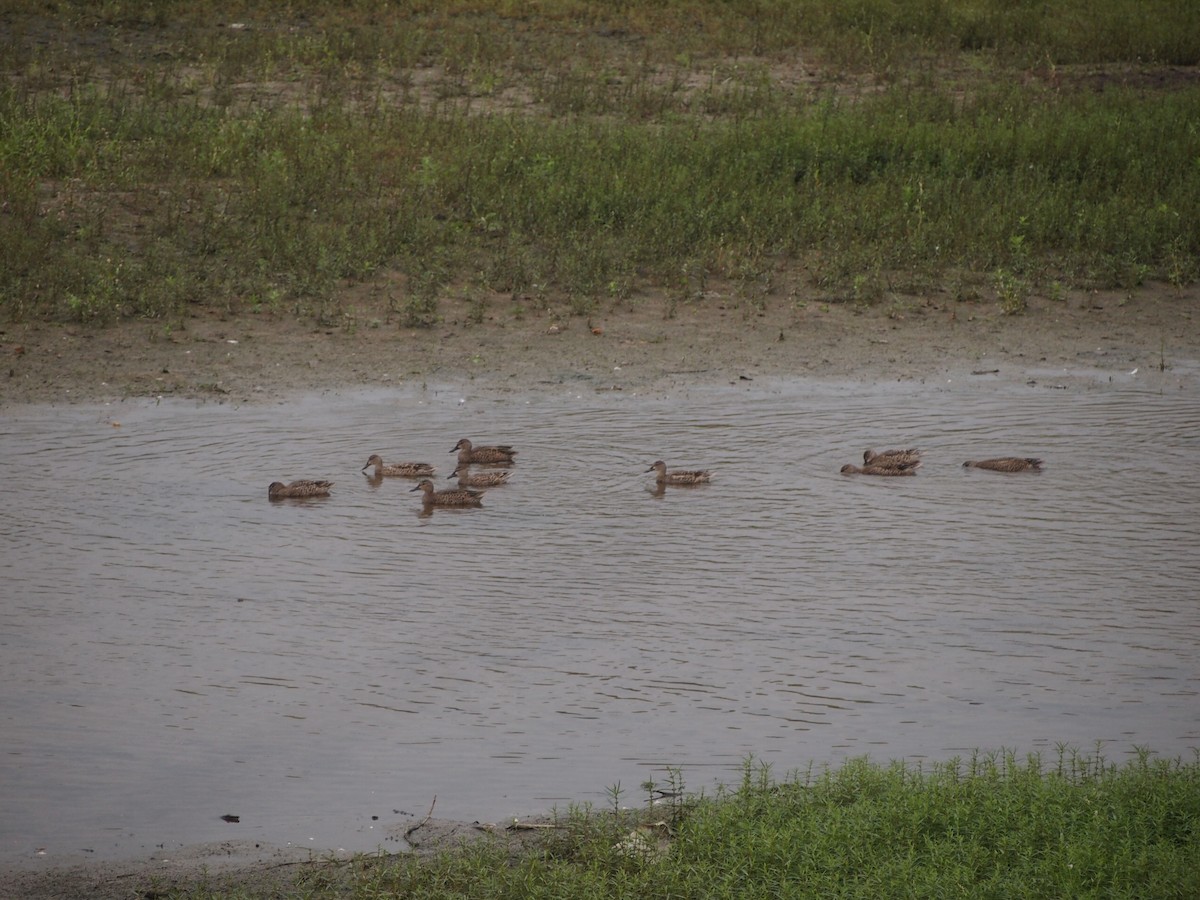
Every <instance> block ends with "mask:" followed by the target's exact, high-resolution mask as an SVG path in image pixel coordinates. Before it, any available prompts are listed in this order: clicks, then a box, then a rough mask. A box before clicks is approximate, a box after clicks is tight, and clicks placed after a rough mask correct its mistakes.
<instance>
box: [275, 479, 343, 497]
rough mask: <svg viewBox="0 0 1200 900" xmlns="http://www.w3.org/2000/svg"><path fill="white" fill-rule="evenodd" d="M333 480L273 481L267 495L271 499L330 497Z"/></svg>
mask: <svg viewBox="0 0 1200 900" xmlns="http://www.w3.org/2000/svg"><path fill="white" fill-rule="evenodd" d="M331 487H333V482H332V481H293V482H291V483H290V484H284V483H283V482H282V481H273V482H271V486H270V487H269V488H267V497H269V498H270V499H271V500H282V499H283V498H285V497H328V496H329V489H330V488H331Z"/></svg>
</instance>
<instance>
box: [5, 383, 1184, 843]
mask: <svg viewBox="0 0 1200 900" xmlns="http://www.w3.org/2000/svg"><path fill="white" fill-rule="evenodd" d="M0 432H2V433H0V465H2V466H3V474H4V484H5V485H6V493H7V496H6V504H5V505H6V507H7V514H6V515H5V516H4V518H3V520H2V522H0V540H2V541H3V546H4V553H3V556H2V558H0V581H2V583H3V584H4V586H5V588H4V591H3V599H2V600H0V614H2V617H3V628H2V630H0V685H2V687H0V727H2V729H3V735H4V738H3V746H4V750H3V754H2V755H0V861H2V862H8V863H12V862H14V861H20V860H27V859H31V858H33V856H34V854H36V853H37V851H39V850H42V851H44V853H45V856H46V857H49V858H51V859H54V858H59V859H61V858H65V857H69V856H70V855H72V854H80V853H84V854H87V855H88V857H87V858H92V859H96V858H106V857H107V858H113V857H124V856H133V855H139V854H145V853H146V852H150V851H153V850H155V849H156V848H158V847H160V846H161V847H165V848H167V849H170V848H172V847H179V846H181V845H185V844H193V843H199V842H205V841H216V840H222V839H229V838H236V839H238V840H247V839H248V840H262V841H267V842H273V843H275V844H277V845H287V844H291V845H297V846H309V847H312V848H313V849H314V850H318V851H320V850H324V849H329V848H337V847H342V848H350V849H363V850H366V849H372V848H374V847H375V846H377V845H379V844H381V843H383V842H384V833H385V828H386V826H387V825H388V824H394V823H396V822H401V823H405V822H412V821H417V820H419V819H420V818H421V817H423V816H424V815H425V814H426V813H427V812H428V811H429V809H430V807H431V805H433V804H434V801H435V798H436V808H435V815H437V816H439V817H444V818H462V819H466V820H474V819H480V820H493V821H494V820H497V819H503V818H505V817H508V816H512V815H523V814H530V813H536V812H541V811H544V810H547V809H549V808H550V807H552V806H558V807H560V808H562V807H565V806H566V805H567V804H569V803H572V802H592V803H595V804H597V805H600V806H604V805H607V804H608V803H609V796H608V792H607V791H608V789H609V788H610V787H612V786H614V785H617V784H618V783H619V785H620V787H621V791H622V797H623V800H624V802H626V803H628V804H629V805H637V804H640V803H641V802H643V800H644V797H645V792H644V791H643V790H641V788H640V787H639V785H641V783H642V782H645V781H647V780H653V781H656V782H662V781H664V780H665V779H666V778H667V775H668V771H667V769H668V767H681V768H682V772H683V778H684V781H685V783H686V785H687V787H688V788H689V789H692V790H698V789H701V788H704V789H706V790H707V789H711V787H712V785H713V784H715V783H717V782H723V783H736V781H737V780H738V777H739V772H740V768H741V765H742V763H743V761H744V760H745V759H746V758H747V757H748V756H749V755H753V756H754V757H755V758H756V759H760V760H762V761H764V762H767V763H770V764H771V765H772V767H773V769H774V771H775V772H776V773H777V774H778V775H785V774H786V773H787V772H788V771H790V770H792V769H796V768H805V767H807V766H809V765H810V764H815V765H816V766H818V767H819V766H820V765H822V764H825V763H836V762H837V761H839V760H841V759H844V758H846V757H851V756H862V755H869V756H871V757H872V758H873V759H876V760H878V761H888V760H895V759H905V760H914V761H915V760H921V761H933V760H944V759H948V758H951V757H954V756H958V755H962V756H966V755H969V754H970V753H971V752H972V751H974V750H976V749H980V750H983V751H985V752H986V751H988V750H995V749H997V748H1012V749H1015V750H1016V751H1017V752H1018V753H1021V754H1023V753H1025V752H1030V751H1042V752H1044V753H1047V754H1051V755H1053V753H1054V751H1055V748H1056V747H1058V746H1059V745H1061V744H1067V745H1070V746H1072V747H1078V748H1080V749H1082V750H1084V751H1087V752H1091V751H1094V750H1095V748H1096V743H1097V742H1103V743H1102V745H1101V746H1102V748H1103V752H1104V754H1105V756H1106V757H1108V758H1110V759H1113V760H1115V761H1120V760H1122V759H1124V758H1125V757H1126V756H1127V755H1128V754H1129V753H1131V752H1133V750H1134V748H1135V746H1144V747H1148V748H1150V749H1151V750H1153V751H1155V752H1158V753H1161V754H1164V755H1169V756H1175V755H1184V756H1186V757H1188V758H1190V757H1191V754H1192V752H1193V748H1196V747H1197V746H1200V661H1198V657H1197V652H1196V648H1197V642H1198V641H1200V601H1198V597H1200V553H1198V552H1197V550H1196V544H1197V538H1198V537H1200V482H1198V479H1197V478H1196V477H1195V469H1196V464H1197V460H1200V403H1198V401H1197V392H1196V390H1195V389H1193V388H1182V389H1180V388H1176V389H1175V390H1174V391H1164V392H1161V393H1158V392H1154V391H1148V390H1144V389H1142V388H1141V387H1139V385H1138V384H1137V383H1136V382H1133V381H1130V383H1127V384H1120V385H1115V386H1108V387H1105V388H1104V389H1095V390H1087V389H1071V390H1061V391H1054V390H1047V389H1045V388H1044V387H1043V386H1026V385H1002V384H985V383H982V382H979V381H978V380H977V381H976V382H973V383H969V384H964V385H959V384H942V385H922V384H911V383H909V384H891V385H887V384H885V385H861V384H829V383H813V382H809V381H772V382H763V381H755V382H745V383H739V384H736V385H711V386H702V387H693V388H680V389H678V390H673V391H671V392H669V393H651V394H645V395H638V394H634V393H632V392H616V391H611V392H597V391H594V390H593V389H592V388H591V387H584V386H581V387H577V388H572V387H570V386H558V387H546V388H544V389H541V390H538V391H531V392H529V393H527V394H521V393H516V394H512V395H508V396H496V395H488V396H475V395H473V394H472V393H471V389H470V387H464V386H451V387H440V388H432V387H428V388H419V387H412V388H401V389H397V390H392V391H386V392H385V391H372V392H362V393H355V392H343V393H338V394H328V395H322V396H315V397H308V398H304V399H298V400H292V401H289V402H286V403H280V404H276V405H271V404H259V405H254V406H242V407H238V406H234V405H205V404H195V403H182V402H171V403H167V402H164V403H161V404H154V403H152V402H148V401H137V402H133V401H130V402H126V403H121V404H112V405H93V406H68V407H58V408H55V407H44V406H43V407H28V408H17V409H9V410H6V411H5V412H4V413H3V418H2V419H0ZM464 436H465V437H470V438H472V439H473V440H475V442H476V443H490V442H501V443H512V444H515V445H516V446H517V447H518V449H519V451H520V452H519V455H518V463H517V465H516V467H515V468H514V470H513V476H512V481H511V483H510V484H508V485H506V486H503V487H499V488H495V489H492V490H490V491H489V492H488V493H487V495H486V497H485V499H484V507H483V508H482V509H476V510H461V511H460V510H448V511H442V510H438V511H435V512H434V513H433V514H432V515H430V516H427V517H422V516H420V515H418V513H419V511H420V510H421V504H420V501H419V494H415V493H412V492H411V490H410V489H411V488H412V487H413V485H414V484H415V482H413V481H410V480H406V479H402V478H388V479H384V480H383V481H382V482H380V483H373V482H372V481H371V480H370V479H369V478H367V477H366V476H364V475H363V474H361V473H360V471H359V469H360V467H361V466H362V465H363V464H364V463H365V461H366V459H367V456H368V455H370V454H371V453H376V452H377V453H380V454H382V455H383V458H384V459H385V460H391V459H394V460H397V461H399V460H406V459H407V460H413V459H418V460H426V461H429V462H432V463H434V464H436V465H437V466H438V468H439V480H440V482H441V485H443V486H445V485H449V484H450V482H448V481H446V480H445V476H446V475H448V474H449V473H450V472H451V471H452V470H453V468H454V457H453V456H452V455H451V454H450V453H449V451H450V448H451V447H453V446H454V444H455V442H456V441H457V440H458V439H459V438H461V437H464ZM885 446H889V447H890V446H919V447H921V448H922V449H923V450H924V453H925V463H924V465H923V467H922V469H921V471H920V474H919V475H918V476H917V477H915V478H890V479H882V478H869V477H864V476H857V477H847V476H842V475H840V474H839V473H838V470H839V468H840V467H841V465H842V464H843V463H846V462H858V461H860V460H861V457H862V451H863V450H864V449H866V448H867V447H876V448H882V447H885ZM1009 454H1016V455H1022V456H1027V455H1036V456H1040V457H1043V458H1044V459H1045V460H1046V469H1045V471H1044V472H1043V473H1041V474H1032V475H1004V474H997V473H992V472H983V471H977V470H967V469H963V468H962V466H961V463H962V461H963V460H965V459H967V458H972V457H976V458H977V457H981V456H989V455H1009ZM658 458H662V459H664V460H666V462H667V464H668V465H669V466H671V467H683V468H691V467H701V466H703V467H708V468H711V469H712V470H713V472H714V479H713V483H712V484H710V485H707V486H700V487H695V488H690V489H683V488H668V489H667V490H666V491H665V492H663V493H662V494H661V495H658V496H656V495H655V492H653V491H652V490H651V488H652V487H653V482H652V479H653V476H652V475H646V474H644V472H645V470H646V468H647V467H648V466H649V465H650V463H652V462H653V461H654V460H655V459H658ZM302 477H308V478H329V479H332V480H333V481H335V483H336V484H335V487H334V489H333V494H332V496H331V497H329V498H327V499H323V500H310V501H285V502H269V501H268V499H267V485H268V484H269V483H270V482H272V481H276V480H291V479H293V478H302ZM226 814H230V815H237V816H239V817H240V822H239V823H238V824H236V825H234V824H228V823H226V822H224V821H222V820H221V818H220V817H221V816H222V815H226ZM43 858H44V857H43Z"/></svg>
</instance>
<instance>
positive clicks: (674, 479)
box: [646, 459, 712, 485]
mask: <svg viewBox="0 0 1200 900" xmlns="http://www.w3.org/2000/svg"><path fill="white" fill-rule="evenodd" d="M646 471H647V472H656V473H658V474H657V475H656V476H655V479H654V480H655V481H656V482H657V483H658V484H674V485H687V484H708V483H709V482H710V481H711V480H712V472H710V471H708V469H674V470H672V471H670V472H668V471H667V464H666V463H665V462H663V461H662V460H661V459H660V460H656V461H655V463H654V465H652V466H651V467H650V468H648V469H647V470H646Z"/></svg>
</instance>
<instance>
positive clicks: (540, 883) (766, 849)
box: [181, 750, 1200, 900]
mask: <svg viewBox="0 0 1200 900" xmlns="http://www.w3.org/2000/svg"><path fill="white" fill-rule="evenodd" d="M680 778H681V776H680V775H679V773H675V778H674V779H673V781H674V782H675V783H673V784H672V785H670V787H671V788H675V789H677V788H679V787H680V786H681V785H680V784H679V783H678V782H679V780H680ZM646 787H647V788H650V789H651V790H652V789H653V787H654V786H652V785H647V786H646ZM672 793H673V792H672ZM655 796H661V795H659V794H655ZM614 802H615V803H616V805H617V809H616V810H615V811H613V812H607V813H606V812H599V811H595V810H589V809H572V810H570V811H569V812H568V813H566V814H565V815H563V816H561V817H560V818H558V819H557V821H556V822H555V823H553V824H556V825H557V827H555V828H551V829H549V830H548V831H546V832H544V833H545V834H546V835H547V836H546V837H545V838H543V839H542V840H541V841H540V842H538V843H536V844H534V845H532V846H528V845H526V846H523V847H522V848H521V849H519V850H518V851H517V852H514V844H513V840H512V838H511V832H504V833H501V834H500V835H497V836H495V837H494V838H492V839H487V840H483V841H481V842H478V843H474V844H471V845H469V846H465V847H463V848H461V849H457V850H450V851H446V852H443V853H441V854H439V855H438V856H436V857H433V858H418V857H415V856H410V857H386V858H379V857H373V858H361V859H359V860H356V861H355V862H353V863H350V864H348V865H324V866H317V867H313V868H312V869H310V870H309V871H308V872H307V873H306V875H305V876H304V877H303V878H302V879H301V880H300V881H299V882H298V883H297V884H296V885H295V889H296V890H299V891H301V892H302V894H303V895H304V896H310V897H314V898H320V897H332V896H339V897H352V898H353V897H362V898H366V897H479V898H485V897H486V898H504V897H513V898H517V897H520V898H527V897H555V898H574V897H579V898H584V897H648V898H655V897H661V898H668V897H706V898H713V897H792V896H794V897H863V898H871V900H876V898H881V897H1034V898H1036V897H1072V898H1083V897H1164V898H1165V897H1179V898H1183V897H1195V896H1198V895H1200V762H1198V761H1197V760H1193V761H1191V762H1183V761H1179V760H1176V761H1167V760H1159V759H1154V758H1152V757H1151V756H1150V754H1149V753H1146V752H1141V753H1139V754H1138V755H1137V757H1136V758H1134V759H1132V760H1131V761H1129V762H1127V763H1126V764H1124V765H1117V764H1114V763H1110V762H1107V761H1106V760H1105V759H1103V758H1102V757H1101V756H1100V755H1099V753H1097V754H1095V755H1091V756H1088V755H1083V754H1078V753H1075V752H1070V751H1067V750H1060V751H1059V753H1058V755H1057V759H1055V760H1053V761H1051V762H1049V763H1047V762H1046V761H1045V760H1043V759H1042V758H1041V757H1040V756H1037V755H1032V756H1029V757H1027V758H1025V759H1018V758H1017V757H1016V756H1015V755H1014V754H1012V753H997V754H989V755H986V756H984V755H977V756H974V757H972V758H971V759H970V760H953V761H951V762H948V763H945V764H935V765H932V766H930V767H928V768H924V767H913V766H909V765H904V764H899V763H895V764H891V765H877V764H873V763H871V762H868V761H866V760H861V759H860V760H852V761H849V762H847V763H845V764H843V765H841V766H840V767H838V768H830V769H826V770H823V771H821V772H819V773H813V772H808V773H799V774H793V775H792V776H791V777H789V778H787V779H785V780H782V781H776V780H774V779H773V778H772V777H771V775H770V772H769V770H768V768H767V767H765V766H761V765H758V764H756V763H754V762H753V761H752V760H751V761H748V762H747V763H746V765H745V772H744V777H743V780H742V783H741V785H740V786H738V787H737V788H735V789H729V790H725V789H721V790H718V791H717V793H716V794H715V796H711V797H686V796H683V795H678V796H673V797H671V798H670V799H668V800H666V801H664V802H662V803H661V804H660V805H656V806H652V807H649V808H648V809H646V810H644V811H641V812H629V811H622V810H621V809H620V804H619V792H616V791H614ZM181 896H182V895H181ZM186 896H190V897H194V898H208V897H214V898H215V897H233V896H247V897H249V896H255V894H254V893H241V892H238V891H233V892H225V891H221V890H214V889H211V888H209V887H199V888H196V889H195V890H194V891H192V892H190V893H187V894H186Z"/></svg>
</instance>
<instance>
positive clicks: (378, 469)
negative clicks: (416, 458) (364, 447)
mask: <svg viewBox="0 0 1200 900" xmlns="http://www.w3.org/2000/svg"><path fill="white" fill-rule="evenodd" d="M372 467H374V469H375V477H376V478H382V477H383V476H384V475H403V476H404V477H405V478H421V477H423V476H426V475H432V474H433V473H434V472H436V471H437V469H435V468H434V467H433V466H431V465H430V464H429V463H423V462H400V463H387V464H384V461H383V457H381V456H380V455H379V454H378V453H372V454H371V456H370V458H369V459H367V464H366V465H365V466H363V467H362V470H363V471H364V472H365V471H367V469H370V468H372Z"/></svg>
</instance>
